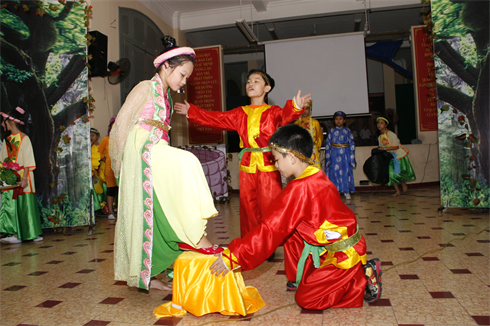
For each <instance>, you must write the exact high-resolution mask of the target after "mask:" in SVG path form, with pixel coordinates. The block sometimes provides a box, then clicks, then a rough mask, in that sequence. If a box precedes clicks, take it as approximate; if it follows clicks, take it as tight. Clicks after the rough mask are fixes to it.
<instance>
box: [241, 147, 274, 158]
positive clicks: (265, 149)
mask: <svg viewBox="0 0 490 326" xmlns="http://www.w3.org/2000/svg"><path fill="white" fill-rule="evenodd" d="M270 151H271V148H270V147H269V146H267V147H260V148H244V149H242V150H241V151H240V153H239V154H238V160H239V161H241V160H242V156H243V153H245V152H253V153H265V152H270Z"/></svg>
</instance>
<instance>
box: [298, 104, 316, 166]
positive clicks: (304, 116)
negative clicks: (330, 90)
mask: <svg viewBox="0 0 490 326" xmlns="http://www.w3.org/2000/svg"><path fill="white" fill-rule="evenodd" d="M312 111H313V101H312V100H309V101H308V103H306V105H305V110H304V111H303V113H301V117H300V118H299V119H298V120H296V121H295V122H294V124H297V125H298V126H300V127H303V128H305V129H306V130H308V131H309V132H310V135H311V138H313V154H312V155H311V159H312V160H313V161H315V164H314V167H316V168H318V169H320V168H321V164H320V148H321V147H322V143H323V131H322V127H320V122H318V120H317V119H313V118H312V117H311V114H312Z"/></svg>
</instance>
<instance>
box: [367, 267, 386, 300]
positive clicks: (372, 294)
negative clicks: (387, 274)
mask: <svg viewBox="0 0 490 326" xmlns="http://www.w3.org/2000/svg"><path fill="white" fill-rule="evenodd" d="M364 273H365V277H366V280H367V284H366V293H365V294H364V301H366V302H367V303H374V302H376V301H378V300H379V298H380V297H381V292H382V283H381V275H383V272H382V271H381V262H380V261H379V259H378V258H374V259H371V260H369V261H368V262H367V263H366V265H364Z"/></svg>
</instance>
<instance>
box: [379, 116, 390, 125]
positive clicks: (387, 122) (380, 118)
mask: <svg viewBox="0 0 490 326" xmlns="http://www.w3.org/2000/svg"><path fill="white" fill-rule="evenodd" d="M378 120H384V121H386V124H387V125H389V124H390V122H389V121H388V119H386V118H384V117H378V118H376V122H377V121H378Z"/></svg>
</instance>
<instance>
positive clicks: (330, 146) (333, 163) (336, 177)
mask: <svg viewBox="0 0 490 326" xmlns="http://www.w3.org/2000/svg"><path fill="white" fill-rule="evenodd" d="M333 118H334V122H335V127H334V128H332V129H330V131H329V132H328V136H327V144H326V145H325V170H326V175H327V177H328V178H329V179H330V181H332V182H333V184H334V185H335V187H337V190H338V191H339V192H340V193H343V194H344V195H345V199H350V193H351V192H355V187H354V175H353V173H352V168H355V167H356V165H357V164H356V146H355V144H354V137H353V136H352V133H351V131H350V130H349V128H347V127H344V123H345V118H346V115H345V113H344V112H343V111H337V112H335V113H334V115H333Z"/></svg>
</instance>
